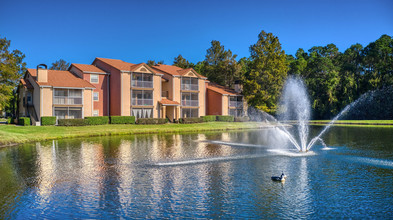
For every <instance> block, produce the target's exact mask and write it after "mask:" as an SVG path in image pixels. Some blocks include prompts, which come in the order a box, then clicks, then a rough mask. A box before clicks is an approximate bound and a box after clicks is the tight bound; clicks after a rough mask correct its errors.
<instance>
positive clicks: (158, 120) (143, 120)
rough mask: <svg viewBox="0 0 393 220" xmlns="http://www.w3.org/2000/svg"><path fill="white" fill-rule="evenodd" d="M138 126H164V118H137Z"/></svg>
mask: <svg viewBox="0 0 393 220" xmlns="http://www.w3.org/2000/svg"><path fill="white" fill-rule="evenodd" d="M137 122H138V124H141V125H148V124H165V123H166V119H165V118H138V121H137Z"/></svg>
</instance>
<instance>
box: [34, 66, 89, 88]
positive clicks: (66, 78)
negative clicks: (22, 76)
mask: <svg viewBox="0 0 393 220" xmlns="http://www.w3.org/2000/svg"><path fill="white" fill-rule="evenodd" d="M27 71H28V72H29V73H30V75H31V76H33V78H34V80H35V81H36V82H37V70H36V69H27ZM37 84H38V85H40V86H53V87H74V88H95V86H93V85H92V84H90V83H89V82H87V81H86V80H83V79H81V78H79V77H77V76H75V75H74V74H72V73H71V72H69V71H61V70H48V82H37Z"/></svg>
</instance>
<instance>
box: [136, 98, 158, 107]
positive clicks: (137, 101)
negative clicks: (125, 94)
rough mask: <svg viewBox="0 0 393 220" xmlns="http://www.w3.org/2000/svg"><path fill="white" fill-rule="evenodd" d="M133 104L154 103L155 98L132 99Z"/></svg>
mask: <svg viewBox="0 0 393 220" xmlns="http://www.w3.org/2000/svg"><path fill="white" fill-rule="evenodd" d="M131 105H149V106H150V105H153V99H131Z"/></svg>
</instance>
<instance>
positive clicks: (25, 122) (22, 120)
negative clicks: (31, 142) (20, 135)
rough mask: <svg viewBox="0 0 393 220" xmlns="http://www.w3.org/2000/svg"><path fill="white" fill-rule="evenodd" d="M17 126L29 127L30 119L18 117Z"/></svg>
mask: <svg viewBox="0 0 393 220" xmlns="http://www.w3.org/2000/svg"><path fill="white" fill-rule="evenodd" d="M19 125H23V126H29V125H30V118H28V117H19Z"/></svg>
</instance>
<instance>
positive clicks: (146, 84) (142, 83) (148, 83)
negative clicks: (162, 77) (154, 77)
mask: <svg viewBox="0 0 393 220" xmlns="http://www.w3.org/2000/svg"><path fill="white" fill-rule="evenodd" d="M131 86H132V87H138V88H153V81H138V80H131Z"/></svg>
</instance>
